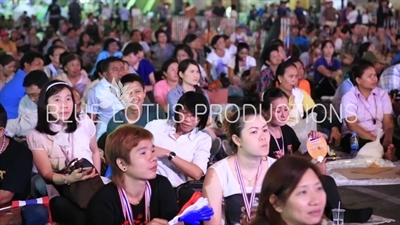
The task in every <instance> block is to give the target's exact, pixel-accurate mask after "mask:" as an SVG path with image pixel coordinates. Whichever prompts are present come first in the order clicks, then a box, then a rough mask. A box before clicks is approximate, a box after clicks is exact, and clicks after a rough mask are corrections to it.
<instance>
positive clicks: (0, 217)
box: [0, 208, 22, 225]
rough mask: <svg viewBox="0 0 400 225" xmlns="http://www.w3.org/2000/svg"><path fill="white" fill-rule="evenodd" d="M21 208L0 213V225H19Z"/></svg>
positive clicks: (20, 222)
mask: <svg viewBox="0 0 400 225" xmlns="http://www.w3.org/2000/svg"><path fill="white" fill-rule="evenodd" d="M21 224H22V215H21V208H11V209H7V210H2V211H0V225H21Z"/></svg>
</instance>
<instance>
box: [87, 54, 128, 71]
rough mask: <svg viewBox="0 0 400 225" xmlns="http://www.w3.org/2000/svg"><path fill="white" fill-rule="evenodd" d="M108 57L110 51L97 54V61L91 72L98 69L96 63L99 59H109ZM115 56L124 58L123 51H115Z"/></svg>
mask: <svg viewBox="0 0 400 225" xmlns="http://www.w3.org/2000/svg"><path fill="white" fill-rule="evenodd" d="M108 57H110V53H109V52H108V51H102V52H100V54H99V55H98V56H97V59H96V63H95V64H94V66H93V69H92V71H91V72H90V74H91V75H93V74H94V72H95V70H96V65H97V63H98V62H99V61H101V60H103V59H107V58H108ZM114 57H118V58H122V52H115V53H114Z"/></svg>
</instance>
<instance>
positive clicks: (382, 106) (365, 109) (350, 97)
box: [342, 87, 393, 135]
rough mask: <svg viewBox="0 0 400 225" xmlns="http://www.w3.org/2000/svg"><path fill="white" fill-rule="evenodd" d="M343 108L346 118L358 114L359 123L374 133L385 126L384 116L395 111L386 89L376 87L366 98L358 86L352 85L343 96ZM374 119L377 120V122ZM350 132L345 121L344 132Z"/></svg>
mask: <svg viewBox="0 0 400 225" xmlns="http://www.w3.org/2000/svg"><path fill="white" fill-rule="evenodd" d="M342 110H343V112H342V115H343V117H342V118H344V120H346V118H349V117H354V116H356V118H357V122H358V125H359V126H361V127H362V128H364V129H365V130H366V131H369V132H370V133H371V134H373V135H376V134H377V130H378V129H380V128H383V116H384V115H387V114H392V111H393V109H392V103H391V101H390V98H389V95H388V94H387V93H386V91H384V90H383V89H380V88H374V89H373V90H372V92H371V94H370V95H369V97H368V99H365V98H364V97H363V96H362V95H361V93H360V91H359V90H358V88H357V87H352V88H351V89H350V91H349V92H347V93H346V94H345V95H344V96H343V97H342ZM374 119H375V120H376V123H375V124H374V122H373V120H374ZM350 132H351V131H350V130H349V129H348V127H347V124H346V123H345V121H343V125H342V134H343V135H345V134H348V133H350Z"/></svg>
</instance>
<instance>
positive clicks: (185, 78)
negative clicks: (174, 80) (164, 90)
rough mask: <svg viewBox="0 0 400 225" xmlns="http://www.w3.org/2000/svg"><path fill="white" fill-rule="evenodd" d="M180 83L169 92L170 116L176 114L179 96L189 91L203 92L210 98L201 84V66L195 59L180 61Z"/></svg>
mask: <svg viewBox="0 0 400 225" xmlns="http://www.w3.org/2000/svg"><path fill="white" fill-rule="evenodd" d="M178 76H179V85H178V86H177V87H176V88H174V89H172V90H171V91H169V92H168V94H167V104H168V111H169V117H170V118H172V117H173V116H174V107H175V105H176V103H177V102H178V100H179V98H180V97H181V96H182V95H183V94H184V93H185V92H188V91H194V92H197V93H202V94H204V95H205V96H206V98H207V99H208V95H207V93H206V92H205V91H203V89H201V87H200V86H199V82H200V68H199V64H198V63H197V62H196V61H195V60H193V59H186V60H183V61H181V62H180V63H179V66H178ZM208 100H209V99H208Z"/></svg>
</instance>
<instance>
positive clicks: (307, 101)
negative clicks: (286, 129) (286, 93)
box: [287, 89, 315, 126]
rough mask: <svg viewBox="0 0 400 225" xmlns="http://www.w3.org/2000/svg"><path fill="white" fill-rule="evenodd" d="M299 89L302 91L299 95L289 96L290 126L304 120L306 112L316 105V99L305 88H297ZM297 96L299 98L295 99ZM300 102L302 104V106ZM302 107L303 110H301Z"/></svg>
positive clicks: (288, 123)
mask: <svg viewBox="0 0 400 225" xmlns="http://www.w3.org/2000/svg"><path fill="white" fill-rule="evenodd" d="M297 91H300V93H301V94H300V95H298V96H296V95H292V96H290V98H289V119H288V122H287V125H289V126H294V125H296V124H297V123H298V122H300V121H301V120H302V117H303V116H304V114H307V113H308V111H309V110H310V109H312V108H314V107H315V102H314V100H313V99H312V98H311V96H310V95H309V94H308V93H307V92H306V91H304V90H303V89H297ZM295 98H298V99H296V100H295ZM298 104H301V107H300V106H298ZM300 108H301V109H302V111H300V110H299V109H300Z"/></svg>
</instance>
